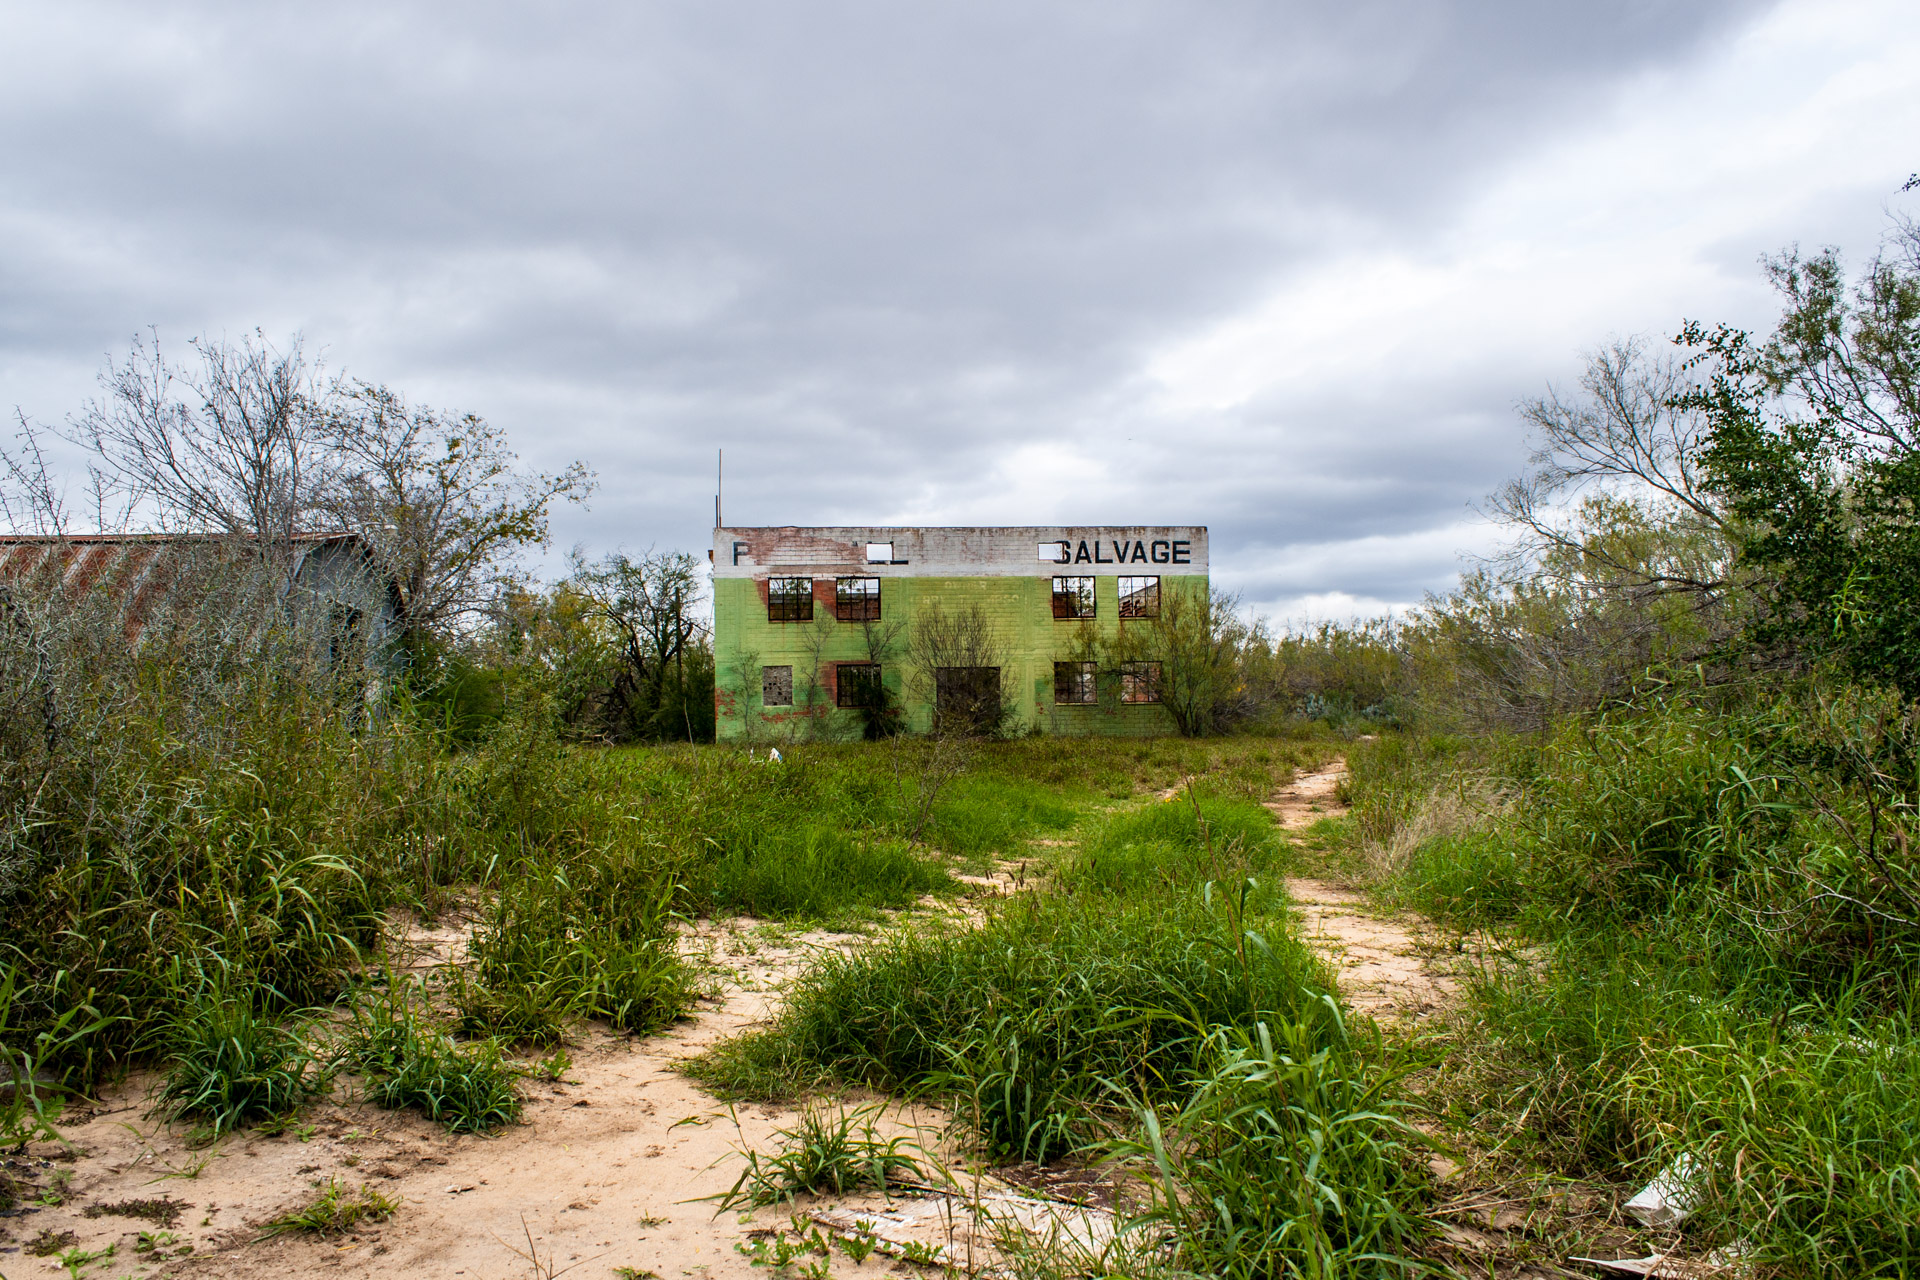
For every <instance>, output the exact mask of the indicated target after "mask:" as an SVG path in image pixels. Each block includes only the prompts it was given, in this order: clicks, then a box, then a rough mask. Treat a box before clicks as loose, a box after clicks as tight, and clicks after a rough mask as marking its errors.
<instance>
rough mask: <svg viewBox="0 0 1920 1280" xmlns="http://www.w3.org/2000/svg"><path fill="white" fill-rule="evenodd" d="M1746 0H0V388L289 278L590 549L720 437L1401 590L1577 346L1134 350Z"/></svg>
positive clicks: (1248, 575)
mask: <svg viewBox="0 0 1920 1280" xmlns="http://www.w3.org/2000/svg"><path fill="white" fill-rule="evenodd" d="M1765 12H1766V6H1763V5H1761V4H1759V3H1758V2H1757V0H1755V2H1754V3H1746V2H1743V0H1725V2H1722V3H1694V4H1688V5H1684V6H1675V5H1671V4H1667V3H1655V2H1654V0H1620V2H1617V3H1610V4H1608V3H1600V4H1595V3H1553V4H1541V3H1537V2H1536V0H1510V2H1508V3H1487V2H1475V0H1457V2H1455V3H1451V4H1448V3H1436V2H1434V0H1399V2H1396V3H1387V2H1384V0H1379V2H1375V3H1358V4H1341V5H1333V4H1314V5H1306V4H1272V3H1252V2H1248V3H1241V4H1222V5H1211V6H1193V5H1181V4H1174V3H1170V2H1153V3H1149V2H1146V0H1120V2H1117V3H1116V2H1114V0H1107V2H1104V3H1098V4H1095V3H1069V4H1062V5H1055V6H1034V5H1031V4H1023V5H1016V4H1011V3H976V4H969V5H950V6H928V5H915V6H900V5H887V4H880V3H877V2H866V3H856V2H851V0H841V2H822V3H814V4H808V5H792V4H780V3H771V2H767V3H751V4H730V5H716V4H708V5H667V4H646V5H634V4H628V3H610V2H607V3H581V4H573V5H568V6H559V7H556V6H547V7H545V8H543V9H541V10H540V11H538V12H535V11H534V10H533V9H530V8H528V7H526V6H521V5H508V4H488V3H468V4H461V5H451V4H448V5H438V6H426V5H421V6H411V7H405V8H397V7H395V6H392V5H386V4H381V5H374V4H359V5H356V4H343V5H334V6H325V7H314V6H305V7H300V8H294V7H290V6H289V7H268V6H251V7H247V8H244V9H236V8H234V7H232V6H229V5H224V4H215V3H206V4H198V5H196V4H191V3H174V4H169V5H167V6H162V7H156V6H150V5H132V4H126V5H105V4H86V3H75V4H69V5H63V6H58V7H48V6H30V5H27V4H25V3H5V4H0V13H4V15H5V21H6V23H7V28H8V30H9V32H10V36H9V39H8V41H7V42H6V44H5V46H4V48H3V49H0V397H4V398H5V399H6V400H9V401H14V402H18V403H19V404H20V405H21V407H22V408H23V409H24V410H26V411H27V412H29V413H30V414H32V415H34V416H36V417H38V418H41V419H57V418H59V417H60V416H61V415H62V414H63V413H64V412H66V411H68V410H70V409H72V408H74V407H75V406H76V405H77V403H78V402H79V400H80V399H82V398H84V396H85V395H86V394H87V393H88V391H89V387H90V381H91V376H92V373H93V372H94V370H96V369H97V368H98V366H99V362H100V359H101V357H102V355H103V354H104V353H105V352H106V351H108V350H114V349H119V348H121V347H123V346H124V344H125V341H126V338H127V336H128V335H129V334H131V333H132V332H133V331H134V330H135V329H137V328H141V327H143V326H146V325H149V324H155V325H159V326H161V327H162V330H163V332H164V333H166V334H169V335H171V336H172V337H174V338H175V339H177V340H184V339H185V338H186V337H187V336H189V335H191V334H193V333H197V332H204V331H216V332H217V331H222V330H224V331H227V332H235V331H238V330H241V329H245V328H250V327H252V326H254V325H256V324H257V325H264V326H266V327H267V328H268V329H269V330H270V331H279V332H286V331H290V330H292V329H295V328H299V329H303V330H304V331H305V332H306V333H307V335H308V337H309V339H310V341H311V342H313V343H315V344H319V345H324V346H325V348H326V350H327V352H328V355H329V359H330V361H331V362H332V363H333V364H335V365H336V366H343V367H345V368H347V369H348V370H350V371H351V372H353V373H355V374H357V375H360V376H363V377H367V378H372V379H377V380H382V381H386V382H389V383H391V384H393V385H396V386H399V387H402V388H404V389H406V390H407V391H409V392H410V393H412V394H414V395H416V396H418V397H421V398H424V399H427V400H430V401H432V402H435V403H439V404H443V405H446V406H448V407H452V408H458V409H462V410H473V411H477V412H480V413H483V414H485V415H487V416H488V417H490V418H492V419H493V420H495V421H496V422H498V423H500V424H501V425H503V426H505V427H507V428H508V430H509V431H510V432H511V433H512V435H513V438H514V439H515V441H516V443H517V444H518V445H519V447H520V448H521V449H522V451H523V453H524V454H525V455H527V456H528V458H529V459H530V460H532V461H534V462H536V463H539V464H542V465H546V466H557V465H559V464H560V463H562V462H563V461H565V460H566V459H568V458H572V457H582V458H585V459H587V460H588V461H590V462H592V463H593V464H595V465H596V466H597V467H598V469H599V471H600V473H601V476H602V480H603V490H602V492H601V494H600V495H599V496H598V497H597V498H596V500H595V502H594V504H593V508H592V510H591V512H590V513H572V514H569V515H567V516H566V517H565V518H564V519H563V521H562V523H561V534H562V537H563V538H566V539H573V538H579V539H582V540H584V541H585V542H586V543H587V545H588V546H589V548H590V549H591V548H602V547H611V546H613V545H616V544H622V543H624V544H626V545H630V546H637V545H643V544H646V543H650V542H657V543H663V544H673V545H681V546H698V545H700V544H701V543H702V542H703V541H704V539H705V529H706V520H707V517H708V513H709V512H710V509H711V508H710V501H711V498H710V493H711V490H710V481H709V477H710V475H711V469H712V456H713V455H712V451H713V449H714V448H715V447H718V446H721V445H724V446H726V448H727V450H728V457H729V473H730V476H729V514H730V517H731V518H736V519H750V520H755V521H766V522H781V523H785V522H795V523H814V522H826V521H832V520H842V519H844V520H848V521H869V520H879V519H901V520H915V519H956V520H958V519H970V520H971V519H1007V520H1021V521H1035V522H1038V521H1048V520H1069V519H1078V520H1102V519H1127V520H1155V519H1167V520H1175V519H1182V520H1184V519H1200V520H1206V521H1208V522H1210V523H1212V524H1213V525H1214V526H1215V530H1216V532H1215V546H1216V562H1217V563H1218V564H1219V565H1220V566H1221V571H1222V575H1223V577H1225V578H1227V579H1229V580H1232V581H1234V582H1236V583H1237V584H1238V585H1240V586H1242V587H1243V588H1244V589H1245V590H1246V591H1247V592H1248V594H1249V596H1250V597H1251V598H1253V599H1256V600H1262V601H1269V602H1271V601H1280V600H1284V599H1287V598H1291V597H1295V596H1302V595H1310V594H1314V593H1316V592H1320V593H1324V592H1335V591H1338V592H1346V593H1348V594H1350V595H1354V596H1359V597H1366V598H1371V599H1377V600H1386V601H1404V600H1409V599H1413V598H1417V596H1418V594H1419V592H1420V591H1422V590H1425V589H1427V588H1430V587H1435V586H1440V585H1443V584H1444V581H1445V579H1446V577H1447V574H1448V573H1449V572H1450V567H1449V564H1448V563H1447V562H1446V560H1445V557H1444V555H1442V554H1441V552H1440V551H1438V550H1436V547H1437V546H1438V544H1437V543H1436V542H1435V541H1434V540H1435V539H1436V538H1439V537H1441V536H1442V535H1443V534H1445V532H1446V531H1447V530H1448V529H1450V528H1451V527H1452V526H1453V525H1454V524H1455V523H1456V522H1457V521H1459V520H1460V519H1461V518H1462V517H1463V515H1464V514H1465V504H1466V502H1467V501H1468V500H1469V499H1471V498H1473V497H1474V496H1476V495H1477V494H1479V493H1481V492H1484V491H1485V490H1486V489H1487V488H1488V487H1489V486H1490V485H1491V484H1492V483H1493V482H1495V481H1496V480H1497V479H1498V478H1499V477H1500V476H1501V475H1503V474H1504V473H1505V472H1506V471H1508V470H1510V469H1511V467H1512V465H1513V463H1514V461H1515V456H1514V448H1515V443H1516V439H1517V436H1516V431H1515V428H1514V424H1513V420H1512V415H1511V412H1510V406H1511V403H1512V401H1513V400H1514V398H1515V397H1516V396H1518V395H1521V394H1526V393H1528V392H1530V391H1532V390H1534V389H1536V388H1537V386H1538V384H1539V382H1540V379H1541V378H1542V377H1543V376H1545V374H1546V373H1547V372H1549V371H1551V372H1564V370H1565V367H1566V357H1568V356H1570V354H1571V352H1570V350H1567V349H1565V348H1556V357H1555V358H1556V359H1558V360H1559V362H1560V363H1559V364H1557V365H1552V366H1542V365H1540V364H1538V363H1535V364H1532V365H1527V364H1525V363H1524V361H1522V362H1521V363H1519V364H1518V365H1516V364H1514V363H1513V362H1510V361H1506V360H1503V359H1501V358H1497V357H1494V356H1490V357H1489V358H1488V359H1486V360H1482V361H1478V362H1474V363H1470V364H1465V365H1463V366H1462V367H1460V368H1457V369H1452V370H1448V371H1443V372H1440V373H1437V374H1427V375H1421V376H1419V377H1409V378H1406V379H1395V378H1372V379H1371V380H1370V381H1363V382H1359V383H1356V381H1355V380H1354V379H1352V378H1348V377H1343V376H1340V375H1337V374H1329V375H1328V377H1327V378H1326V380H1325V381H1323V382H1318V383H1316V382H1313V381H1312V380H1311V379H1308V380H1307V382H1305V383H1302V382H1300V381H1299V380H1295V381H1294V382H1291V383H1289V384H1288V385H1287V386H1286V387H1283V388H1280V389H1277V390H1276V389H1272V388H1268V389H1265V390H1260V391H1257V392H1254V393H1251V394H1248V395H1246V396H1242V397H1240V398H1239V399H1238V400H1234V401H1232V402H1231V403H1223V404H1220V405H1214V406H1211V407H1205V408H1198V409H1196V408H1193V407H1192V406H1185V407H1183V406H1181V405H1179V404H1176V403H1173V402H1171V401H1170V400H1169V399H1168V396H1167V395H1166V394H1165V387H1164V385H1162V381H1161V380H1156V378H1155V377H1154V376H1153V375H1152V373H1151V372H1150V366H1151V365H1152V362H1153V360H1154V359H1155V358H1156V356H1157V355H1158V354H1159V353H1162V352H1164V351H1165V350H1166V349H1168V348H1170V347H1172V346H1176V345H1178V344H1179V343H1181V342H1183V341H1186V340H1188V339H1190V338H1192V337H1194V336H1195V335H1198V334H1203V333H1205V332H1206V331H1208V330H1209V329H1211V328H1213V327H1215V326H1217V325H1219V324H1222V323H1225V322H1228V321H1230V320H1231V319H1232V317H1234V316H1236V315H1240V314H1243V313H1248V312H1251V311H1254V310H1257V309H1258V308H1259V307H1260V306H1261V305H1262V304H1263V301H1264V300H1267V299H1269V298H1271V297H1273V296H1274V295H1275V293H1276V291H1280V292H1284V291H1285V290H1286V289H1287V288H1288V287H1289V281H1292V280H1295V279H1297V278H1298V277H1300V276H1301V275H1302V274H1303V273H1311V272H1312V271H1313V270H1315V269H1316V268H1317V267H1319V266H1321V265H1323V264H1324V263H1326V262H1327V261H1329V260H1332V259H1335V258H1337V257H1339V256H1341V255H1352V254H1361V255H1364V254H1366V253H1368V252H1373V251H1380V252H1392V253H1399V254H1406V255H1412V256H1413V257H1415V258H1418V257H1420V255H1422V254H1439V255H1441V256H1443V257H1444V256H1445V255H1446V253H1447V252H1448V250H1446V249H1445V247H1444V242H1445V241H1446V238H1447V236H1448V235H1449V234H1450V232H1449V228H1450V227H1452V226H1454V225H1455V223H1456V220H1457V216H1458V214H1459V211H1460V210H1461V209H1462V208H1464V207H1466V206H1469V205H1471V204H1472V202H1473V201H1475V200H1476V199H1479V198H1480V197H1481V196H1482V195H1483V193H1484V191H1485V189H1486V187H1487V184H1488V182H1489V181H1490V178H1491V176H1493V175H1498V174H1501V173H1503V172H1506V171H1508V170H1509V169H1510V167H1511V166H1512V165H1513V164H1514V163H1516V158H1519V157H1524V156H1526V155H1528V154H1531V153H1533V152H1536V151H1538V150H1540V149H1541V148H1550V147H1552V146H1553V145H1554V140H1555V139H1556V138H1559V137H1561V136H1563V135H1566V134H1568V133H1570V132H1577V131H1578V130H1580V129H1582V128H1586V127H1588V126H1589V125H1590V124H1591V122H1592V121H1594V120H1595V119H1597V118H1600V117H1602V116H1604V115H1605V113H1606V112H1607V111H1608V110H1611V109H1613V108H1612V106H1610V105H1609V104H1617V103H1618V101H1619V98H1620V95H1621V93H1622V90H1623V86H1628V85H1632V84H1634V83H1636V82H1638V81H1640V80H1644V79H1646V78H1647V77H1650V76H1651V77H1657V76H1659V75H1661V74H1663V73H1671V72H1673V71H1674V70H1675V69H1680V68H1686V67H1688V66H1689V65H1691V63H1692V61H1693V60H1695V59H1698V58H1701V57H1703V56H1706V55H1707V54H1708V53H1709V52H1711V51H1713V50H1715V49H1721V48H1724V47H1725V46H1726V45H1727V44H1728V42H1730V41H1733V40H1735V39H1737V38H1738V36H1739V34H1740V33H1741V32H1742V31H1745V30H1747V29H1749V28H1750V27H1751V25H1752V24H1753V23H1754V22H1755V21H1756V20H1757V19H1759V18H1760V17H1762V16H1764V14H1765ZM1764 247H1766V246H1765V245H1764V244H1760V245H1755V246H1754V248H1755V249H1758V248H1764ZM1676 318H1677V317H1676ZM1309 319H1310V317H1309ZM1458 323H1459V324H1461V325H1467V326H1471V325H1473V324H1474V323H1476V317H1474V316H1472V315H1462V316H1461V317H1459V320H1458ZM1603 336H1604V330H1603V331H1598V332H1592V333H1586V334H1584V335H1583V336H1582V338H1581V339H1580V340H1582V341H1592V340H1597V339H1598V338H1600V337H1603ZM1523 354H1524V355H1525V356H1526V357H1527V358H1532V357H1533V356H1535V355H1536V354H1537V353H1536V352H1532V351H1527V352H1524V353H1523ZM1383 538H1384V539H1387V540H1388V543H1387V544H1385V545H1386V549H1385V550H1382V549H1381V545H1382V544H1380V542H1379V540H1380V539H1383ZM1421 538H1425V539H1426V541H1425V542H1420V539H1421ZM1393 539H1401V540H1402V541H1401V542H1397V543H1396V542H1393V541H1392V540H1393ZM1369 540H1372V541H1369ZM1408 540H1411V541H1408ZM1416 543H1418V549H1417V550H1416V549H1414V548H1415V544H1416ZM1349 544H1351V546H1350V551H1351V554H1347V553H1340V552H1338V551H1337V548H1339V547H1341V546H1348V545H1349ZM1394 547H1400V548H1402V550H1400V551H1397V552H1396V551H1395V550H1393V548H1394ZM1329 548H1334V549H1336V550H1329Z"/></svg>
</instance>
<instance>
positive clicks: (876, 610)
mask: <svg viewBox="0 0 1920 1280" xmlns="http://www.w3.org/2000/svg"><path fill="white" fill-rule="evenodd" d="M833 616H834V617H836V618H838V619H840V621H842V622H878V621H879V620H880V579H878V578H837V579H835V586H834V596H833Z"/></svg>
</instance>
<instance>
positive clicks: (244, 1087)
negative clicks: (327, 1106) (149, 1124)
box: [160, 980, 326, 1136]
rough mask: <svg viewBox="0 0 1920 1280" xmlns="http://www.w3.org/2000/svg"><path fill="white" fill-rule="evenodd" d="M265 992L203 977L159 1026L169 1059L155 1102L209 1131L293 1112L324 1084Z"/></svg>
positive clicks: (170, 1113)
mask: <svg viewBox="0 0 1920 1280" xmlns="http://www.w3.org/2000/svg"><path fill="white" fill-rule="evenodd" d="M264 999H265V995H264V993H261V992H257V991H255V990H249V989H244V988H243V989H239V990H236V989H235V988H234V987H233V986H231V985H229V984H227V983H224V982H217V981H211V980H208V981H203V982H202V984H201V985H200V986H199V988H198V990H196V991H195V992H194V993H193V995H192V996H191V997H189V998H188V999H187V1001H186V1002H185V1003H184V1005H183V1007H182V1008H181V1009H180V1011H179V1013H178V1014H177V1015H176V1016H175V1018H174V1021H173V1023H172V1025H171V1026H170V1027H169V1028H168V1029H167V1031H166V1034H165V1046H166V1052H167V1057H168V1059H169V1063H170V1065H169V1067H168V1070H167V1079H166V1083H165V1085H164V1086H163V1087H162V1088H161V1090H160V1105H161V1108H162V1109H163V1110H164V1111H165V1112H166V1114H167V1115H168V1116H169V1117H179V1116H193V1117H199V1118H202V1119H204V1120H205V1121H206V1123H207V1126H208V1127H209V1129H210V1130H211V1132H212V1134H213V1135H214V1136H218V1135H220V1134H223V1133H227V1132H230V1131H231V1130H234V1129H237V1128H239V1127H240V1126H241V1125H244V1124H246V1123H248V1122H250V1121H256V1120H269V1121H270V1120H279V1119H284V1118H285V1117H288V1116H290V1115H292V1114H293V1113H294V1112H295V1111H297V1110H299V1108H300V1107H301V1106H302V1105H303V1104H305V1103H306V1102H307V1101H308V1100H309V1099H310V1098H312V1097H314V1096H315V1095H316V1094H318V1093H320V1092H321V1091H323V1090H324V1089H325V1087H326V1072H325V1070H324V1068H323V1067H322V1065H321V1064H320V1063H319V1062H318V1061H317V1060H316V1057H315V1055H314V1053H313V1051H312V1050H311V1049H310V1048H309V1047H308V1046H307V1044H306V1042H305V1040H304V1039H303V1037H302V1036H301V1034H300V1032H298V1031H297V1030H295V1029H293V1028H291V1027H289V1026H287V1025H285V1024H284V1023H282V1022H280V1021H279V1020H277V1019H275V1018H274V1017H272V1016H271V1015H270V1014H269V1013H268V1012H267V1011H266V1010H265V1009H264V1008H263V1007H262V1004H263V1002H264Z"/></svg>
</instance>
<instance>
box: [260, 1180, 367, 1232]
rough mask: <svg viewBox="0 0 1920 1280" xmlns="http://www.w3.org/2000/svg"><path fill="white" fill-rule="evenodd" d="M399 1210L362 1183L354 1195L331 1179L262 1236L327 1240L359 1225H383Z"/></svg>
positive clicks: (349, 1189) (276, 1221)
mask: <svg viewBox="0 0 1920 1280" xmlns="http://www.w3.org/2000/svg"><path fill="white" fill-rule="evenodd" d="M399 1208H400V1202H399V1201H398V1200H395V1199H392V1198H390V1197H387V1196H384V1195H381V1194H380V1193H379V1192H378V1191H375V1190H374V1189H373V1188H371V1187H369V1186H367V1185H366V1184H364V1183H362V1184H361V1186H360V1189H359V1190H358V1191H355V1190H353V1189H352V1188H351V1187H349V1186H347V1185H346V1184H345V1183H342V1182H340V1181H339V1180H338V1179H335V1178H328V1179H327V1185H326V1187H325V1188H324V1189H323V1190H322V1191H321V1192H320V1194H319V1195H317V1196H315V1197H314V1198H313V1200H312V1201H311V1202H310V1203H308V1204H306V1205H304V1206H302V1207H301V1208H298V1209H294V1210H291V1211H289V1212H287V1213H283V1214H281V1215H280V1216H279V1217H277V1218H274V1219H273V1220H272V1221H270V1222H268V1223H267V1224H266V1227H265V1228H264V1231H263V1236H277V1235H285V1234H286V1233H288V1232H290V1231H304V1232H306V1233H308V1234H310V1235H319V1236H331V1235H339V1234H341V1233H342V1232H346V1231H351V1230H353V1228H354V1227H356V1226H358V1225H359V1224H360V1223H362V1222H385V1221H386V1220H387V1219H388V1218H391V1217H392V1216H393V1215H394V1213H395V1211H397V1210H398V1209H399Z"/></svg>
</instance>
